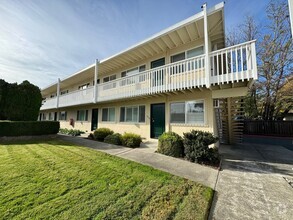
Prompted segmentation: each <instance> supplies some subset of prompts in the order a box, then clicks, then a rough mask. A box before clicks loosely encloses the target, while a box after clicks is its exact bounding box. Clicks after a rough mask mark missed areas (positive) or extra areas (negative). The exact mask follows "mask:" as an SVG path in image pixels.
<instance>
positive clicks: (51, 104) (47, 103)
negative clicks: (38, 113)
mask: <svg viewBox="0 0 293 220" xmlns="http://www.w3.org/2000/svg"><path fill="white" fill-rule="evenodd" d="M52 108H57V97H54V98H50V99H45V100H43V102H42V106H41V110H45V109H52Z"/></svg>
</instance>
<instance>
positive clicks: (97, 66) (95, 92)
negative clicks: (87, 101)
mask: <svg viewBox="0 0 293 220" xmlns="http://www.w3.org/2000/svg"><path fill="white" fill-rule="evenodd" d="M99 63H100V62H99V60H98V59H96V66H95V79H94V103H97V97H98V94H97V92H98V89H97V81H98V71H99Z"/></svg>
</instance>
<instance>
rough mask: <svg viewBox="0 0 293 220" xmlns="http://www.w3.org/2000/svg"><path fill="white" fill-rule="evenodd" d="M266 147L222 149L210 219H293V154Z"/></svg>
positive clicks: (278, 147)
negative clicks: (220, 165)
mask: <svg viewBox="0 0 293 220" xmlns="http://www.w3.org/2000/svg"><path fill="white" fill-rule="evenodd" d="M266 143H272V142H265V143H263V144H260V143H255V142H254V143H253V142H250V143H244V144H241V145H235V146H228V145H222V146H220V153H221V155H222V157H223V161H222V169H221V171H220V173H219V176H218V180H217V184H216V187H215V190H216V194H215V198H214V201H213V206H212V210H211V214H210V219H292V216H293V185H292V184H290V181H292V182H293V151H292V150H290V149H291V148H290V146H288V145H286V146H283V145H272V144H266ZM280 143H282V142H280ZM286 143H288V142H286ZM289 143H290V142H289Z"/></svg>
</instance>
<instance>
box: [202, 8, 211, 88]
mask: <svg viewBox="0 0 293 220" xmlns="http://www.w3.org/2000/svg"><path fill="white" fill-rule="evenodd" d="M202 9H203V20H204V48H205V76H206V87H207V88H209V87H210V60H209V36H208V16H207V4H206V3H205V4H203V6H202Z"/></svg>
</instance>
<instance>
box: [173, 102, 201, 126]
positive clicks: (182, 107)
mask: <svg viewBox="0 0 293 220" xmlns="http://www.w3.org/2000/svg"><path fill="white" fill-rule="evenodd" d="M170 108H171V110H170V112H171V114H170V120H171V123H180V124H204V101H203V100H197V101H188V102H176V103H171V106H170Z"/></svg>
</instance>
